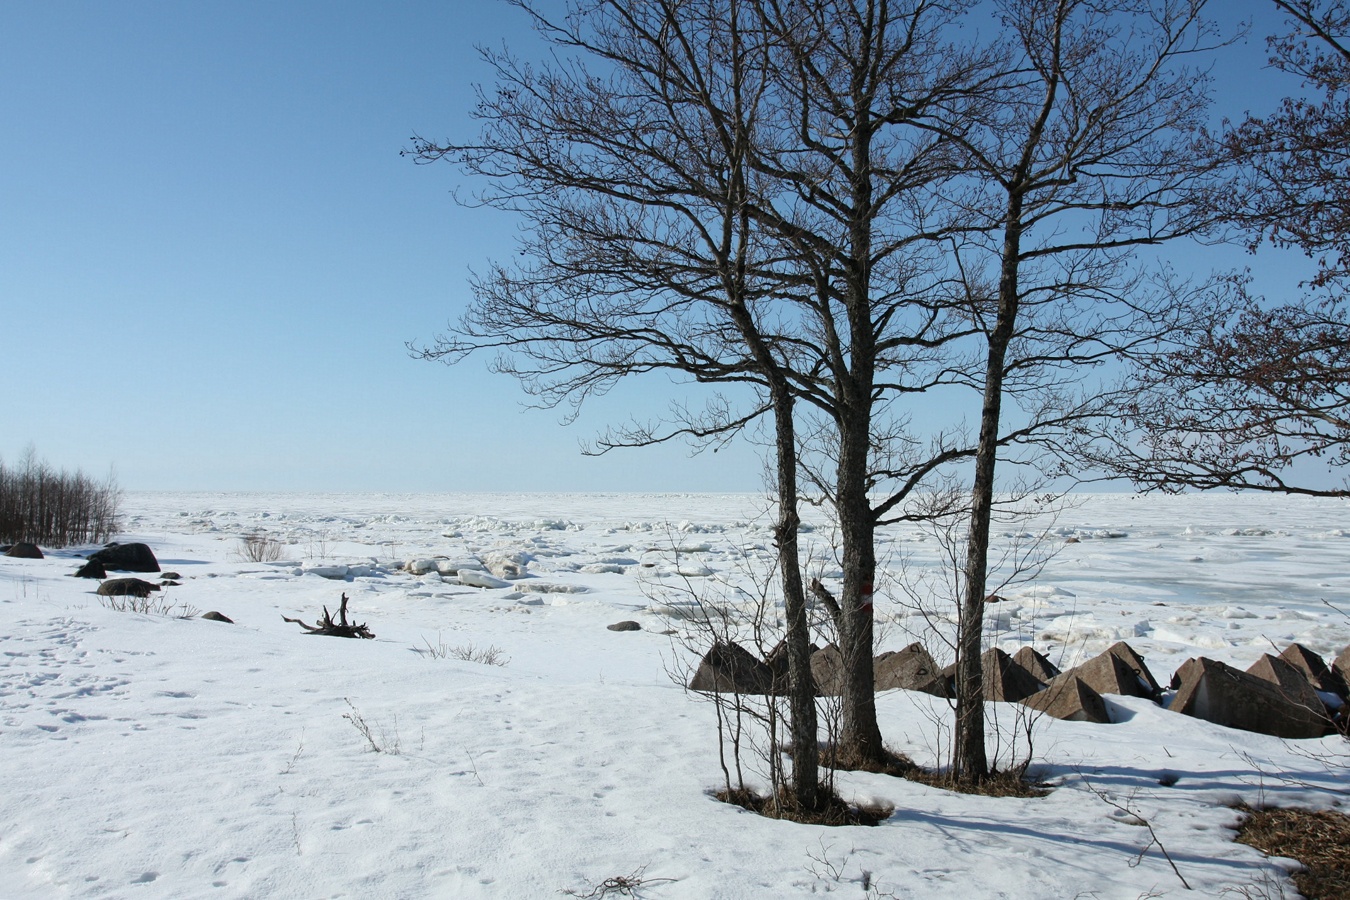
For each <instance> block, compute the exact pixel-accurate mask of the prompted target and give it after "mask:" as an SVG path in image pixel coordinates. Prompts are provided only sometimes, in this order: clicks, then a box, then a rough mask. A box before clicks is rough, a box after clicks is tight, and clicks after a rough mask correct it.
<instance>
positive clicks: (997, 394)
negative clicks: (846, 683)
mask: <svg viewBox="0 0 1350 900" xmlns="http://www.w3.org/2000/svg"><path fill="white" fill-rule="evenodd" d="M1021 215H1022V200H1021V195H1020V194H1018V193H1017V192H1013V193H1012V195H1011V196H1010V198H1009V202H1008V218H1007V226H1006V228H1005V230H1004V238H1003V264H1002V268H1001V271H1000V273H999V285H998V318H997V319H996V321H995V323H994V330H993V331H992V332H991V333H990V335H989V353H988V357H987V360H986V363H985V381H984V402H983V405H982V407H981V410H980V440H979V443H978V445H977V446H976V450H975V481H974V484H973V486H972V488H971V497H970V534H969V536H968V537H967V542H966V563H965V572H964V579H963V580H964V593H963V596H962V598H961V614H960V618H959V622H958V625H957V636H956V734H955V739H954V745H953V748H952V750H953V772H952V774H953V775H954V776H955V777H957V778H960V779H963V780H968V781H982V780H983V779H984V778H985V777H987V776H988V775H989V760H988V757H987V756H986V754H985V748H984V667H983V665H982V664H981V660H980V654H981V652H982V650H983V647H982V644H981V641H982V638H983V635H984V598H985V595H986V593H987V592H988V572H989V529H990V521H991V519H992V516H993V509H994V471H995V468H996V466H997V463H998V444H999V440H998V432H999V417H1000V415H1001V414H1002V407H1003V375H1004V371H1005V369H1006V360H1007V354H1008V344H1009V343H1010V342H1011V341H1012V335H1013V326H1014V325H1015V323H1016V321H1017V310H1018V296H1017V270H1018V260H1019V254H1020V252H1021V240H1022V225H1021Z"/></svg>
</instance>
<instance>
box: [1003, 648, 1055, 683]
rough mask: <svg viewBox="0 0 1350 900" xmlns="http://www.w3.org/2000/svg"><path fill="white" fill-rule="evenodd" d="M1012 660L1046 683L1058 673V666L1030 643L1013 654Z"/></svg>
mask: <svg viewBox="0 0 1350 900" xmlns="http://www.w3.org/2000/svg"><path fill="white" fill-rule="evenodd" d="M1013 662H1015V663H1017V664H1018V665H1019V666H1021V667H1022V668H1024V669H1026V670H1027V671H1028V672H1030V673H1031V674H1032V677H1034V678H1037V679H1039V680H1041V681H1043V682H1045V683H1046V684H1049V683H1050V682H1051V681H1053V680H1054V679H1055V678H1056V677H1057V676H1058V675H1059V667H1058V666H1056V665H1055V664H1054V663H1052V662H1051V661H1050V660H1048V659H1046V658H1045V657H1044V656H1043V655H1041V654H1040V653H1038V652H1037V651H1036V648H1035V647H1033V646H1031V645H1030V644H1028V645H1026V646H1025V647H1023V648H1022V649H1021V650H1018V651H1017V652H1016V653H1014V654H1013Z"/></svg>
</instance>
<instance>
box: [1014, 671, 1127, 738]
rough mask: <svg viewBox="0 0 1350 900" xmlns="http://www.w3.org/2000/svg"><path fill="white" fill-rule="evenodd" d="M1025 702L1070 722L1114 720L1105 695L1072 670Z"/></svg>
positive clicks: (1105, 723) (1108, 722)
mask: <svg viewBox="0 0 1350 900" xmlns="http://www.w3.org/2000/svg"><path fill="white" fill-rule="evenodd" d="M1022 705H1023V706H1027V707H1029V708H1031V709H1034V710H1038V711H1040V712H1043V713H1045V714H1046V715H1048V716H1054V717H1055V718H1056V719H1065V720H1067V721H1070V722H1096V723H1097V724H1099V725H1109V724H1110V723H1111V716H1110V714H1109V713H1108V712H1107V710H1106V701H1105V700H1103V699H1102V695H1101V694H1099V693H1097V692H1096V691H1094V690H1093V689H1092V688H1091V687H1090V686H1088V684H1087V683H1086V682H1084V681H1083V679H1081V678H1079V677H1078V676H1077V675H1075V674H1073V673H1072V672H1065V673H1064V674H1063V675H1060V676H1059V677H1058V678H1055V679H1053V680H1052V681H1051V682H1050V683H1049V684H1048V685H1046V686H1045V690H1043V691H1041V692H1039V693H1036V694H1032V695H1031V696H1030V697H1027V698H1026V699H1025V700H1023V701H1022Z"/></svg>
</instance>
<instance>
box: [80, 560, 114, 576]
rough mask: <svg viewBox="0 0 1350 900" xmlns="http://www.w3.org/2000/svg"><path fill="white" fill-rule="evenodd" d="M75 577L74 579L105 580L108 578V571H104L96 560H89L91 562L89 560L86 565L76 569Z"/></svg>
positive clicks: (101, 564)
mask: <svg viewBox="0 0 1350 900" xmlns="http://www.w3.org/2000/svg"><path fill="white" fill-rule="evenodd" d="M75 577H76V578H107V577H108V570H107V569H105V568H104V567H103V563H101V562H99V561H98V560H96V559H91V560H89V562H87V563H85V564H84V565H82V566H80V568H79V569H77V570H76V571H75Z"/></svg>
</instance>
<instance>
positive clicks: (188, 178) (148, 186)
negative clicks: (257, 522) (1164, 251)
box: [0, 0, 1296, 491]
mask: <svg viewBox="0 0 1350 900" xmlns="http://www.w3.org/2000/svg"><path fill="white" fill-rule="evenodd" d="M1215 5H1216V6H1217V7H1219V8H1220V9H1219V10H1218V11H1219V12H1220V13H1221V14H1222V15H1223V16H1224V18H1225V19H1226V20H1228V21H1229V22H1231V21H1234V20H1235V18H1236V16H1237V15H1242V14H1248V13H1254V14H1256V15H1257V22H1256V25H1255V27H1254V29H1253V33H1252V36H1251V37H1250V38H1249V39H1248V40H1246V41H1245V42H1242V43H1240V44H1239V45H1238V46H1237V47H1235V48H1233V49H1232V50H1230V51H1229V53H1228V54H1227V55H1226V57H1225V58H1224V59H1222V60H1220V62H1219V63H1218V66H1217V68H1216V74H1217V75H1218V77H1219V82H1220V83H1219V86H1218V99H1219V102H1220V107H1219V108H1220V111H1221V112H1224V113H1227V114H1229V115H1232V116H1238V115H1240V114H1241V112H1242V111H1243V110H1244V109H1246V108H1251V109H1253V111H1257V112H1261V111H1265V110H1266V109H1268V108H1269V107H1270V105H1272V104H1273V102H1274V99H1275V98H1277V97H1278V96H1280V95H1281V93H1283V92H1284V91H1286V90H1295V89H1296V85H1293V84H1290V83H1289V82H1288V80H1287V79H1283V78H1282V77H1281V76H1278V75H1276V74H1274V73H1271V72H1268V71H1263V70H1262V66H1263V63H1264V60H1265V49H1264V35H1265V34H1266V33H1268V32H1269V31H1271V30H1273V29H1274V28H1276V27H1277V22H1278V20H1277V19H1276V18H1275V17H1274V16H1272V15H1270V14H1269V13H1268V11H1267V7H1268V6H1269V4H1268V3H1266V2H1263V0H1222V2H1216V4H1215ZM503 41H505V42H507V43H508V44H509V45H510V46H511V48H512V49H513V50H517V51H519V52H520V53H521V54H522V55H525V56H531V55H537V54H538V53H539V51H540V44H539V43H538V40H537V38H535V36H534V35H533V33H532V32H531V31H530V30H529V28H528V27H527V24H526V22H525V20H524V17H523V15H522V14H521V13H520V12H519V11H518V10H515V9H512V8H510V7H508V6H507V5H506V4H504V3H497V2H490V0H473V2H453V0H450V2H446V0H442V2H431V0H427V2H412V0H408V2H396V0H394V2H381V3H370V2H349V0H304V2H302V0H263V2H259V0H229V2H223V0H193V2H178V0H160V2H150V0H121V2H116V3H109V2H102V0H84V2H74V0H42V2H28V0H0V374H2V375H3V379H0V381H2V383H3V385H4V388H5V394H6V396H5V399H4V401H3V404H2V405H0V410H3V411H2V412H0V459H4V460H5V461H7V462H14V461H16V460H17V458H18V457H19V456H20V454H21V453H22V451H23V449H24V448H25V446H27V445H28V444H30V443H32V444H34V445H35V446H36V448H37V451H38V455H39V456H40V457H43V458H46V459H47V460H48V461H49V462H51V463H53V464H54V465H57V466H64V467H68V468H72V469H73V468H77V467H78V468H82V469H84V470H85V471H86V472H88V473H90V474H94V475H102V474H103V473H105V472H107V471H108V470H109V469H113V470H114V471H115V473H116V475H117V478H118V481H119V483H120V484H121V485H122V486H123V487H126V488H130V489H135V490H142V489H147V490H148V489H171V490H189V489H201V490H250V489H256V490H395V491H410V490H438V491H444V490H620V491H632V490H690V491H698V490H714V491H716V490H751V491H753V490H758V489H760V487H761V484H762V478H761V474H760V473H761V464H760V463H759V461H758V457H757V452H756V450H755V449H754V448H748V447H745V446H744V445H741V446H738V447H736V448H732V449H730V450H723V451H722V452H720V453H718V454H716V455H713V454H704V455H700V456H694V457H691V456H690V455H689V453H688V450H687V448H684V447H680V446H673V447H665V448H655V449H645V450H630V451H621V452H616V453H612V454H609V455H608V456H606V457H603V458H598V459H597V458H587V457H583V456H582V455H581V453H580V452H579V449H578V442H579V441H581V440H585V439H589V438H591V437H593V436H594V434H595V433H596V431H597V430H598V429H600V428H601V427H603V426H604V425H605V424H606V423H609V422H616V421H621V420H623V419H624V418H626V417H627V416H628V415H630V414H633V413H636V414H638V415H639V416H640V417H643V416H644V410H651V411H652V412H660V410H661V409H663V408H664V406H665V404H666V402H667V399H668V398H669V397H670V396H675V397H680V396H685V395H686V394H687V395H688V396H689V397H690V398H696V397H698V396H701V394H700V389H698V388H696V387H695V388H687V389H686V388H683V387H677V388H674V389H671V388H664V387H662V386H660V385H643V384H635V385H631V386H625V387H622V388H620V389H618V390H616V391H615V392H613V393H612V394H611V395H609V396H607V397H605V398H602V400H601V401H599V402H598V403H596V404H595V405H594V406H593V407H592V408H590V409H589V410H588V411H587V412H586V414H585V415H584V416H583V418H582V419H581V420H580V421H579V422H577V423H575V424H572V425H570V426H567V427H563V426H562V425H561V424H560V423H559V418H560V417H559V414H558V413H557V412H549V411H537V410H527V409H524V408H523V407H522V403H523V401H524V400H525V397H524V395H523V393H522V392H521V391H520V388H519V386H518V385H517V384H516V382H515V381H513V380H512V379H510V378H508V377H506V376H500V375H492V374H490V373H488V372H487V371H486V366H485V362H486V361H478V360H471V361H470V362H468V363H465V364H461V365H459V366H456V367H454V368H446V367H444V366H441V365H438V364H433V363H428V362H419V361H415V360H412V359H410V358H409V357H408V354H407V351H406V349H405V343H406V342H408V341H414V340H426V339H428V338H430V337H432V336H433V335H434V334H435V333H436V332H438V331H441V330H443V329H444V327H445V325H446V323H447V322H449V321H450V320H452V319H455V318H457V316H458V314H459V311H460V310H461V309H462V308H463V305H464V304H465V302H466V301H467V299H468V288H467V284H466V281H467V274H468V271H469V269H470V268H471V267H479V266H481V265H482V264H483V263H484V262H485V261H486V260H487V259H489V258H491V257H494V256H506V255H508V254H509V253H510V252H511V247H512V240H513V230H512V229H513V223H512V222H511V221H510V220H509V219H508V218H507V217H506V216H504V215H503V214H501V213H496V212H493V211H489V210H481V209H470V208H465V207H462V206H459V205H457V204H456V203H455V201H454V198H453V197H452V195H451V191H452V190H453V189H454V188H455V187H456V186H457V185H460V184H461V179H460V177H459V174H458V172H457V171H456V170H455V169H454V168H453V167H452V166H450V165H448V164H446V165H437V166H415V165H413V164H412V163H411V162H410V161H409V160H407V159H404V158H400V156H399V150H400V149H401V148H403V147H405V146H406V145H407V144H408V138H409V136H410V135H412V134H413V133H419V134H422V135H425V136H428V137H433V138H448V137H451V136H454V137H458V138H467V137H470V136H472V135H473V134H474V133H475V126H474V124H473V123H472V121H471V120H470V119H469V116H468V112H469V110H470V109H471V107H472V104H473V88H472V85H473V84H474V83H475V82H477V81H483V80H485V79H487V78H489V77H490V76H489V73H488V71H487V70H486V67H485V66H484V65H483V64H482V63H481V61H480V60H479V58H478V56H477V53H476V51H475V49H474V47H475V45H480V44H489V45H496V44H499V43H501V42H503ZM1174 256H1178V257H1179V260H1178V265H1179V267H1182V268H1184V267H1185V266H1186V265H1187V264H1191V265H1203V266H1205V267H1208V266H1210V265H1212V264H1213V263H1214V262H1215V261H1218V262H1220V263H1221V264H1238V265H1243V264H1248V263H1252V260H1251V259H1249V258H1243V256H1242V255H1241V254H1239V253H1232V254H1229V255H1228V256H1226V257H1224V256H1222V255H1220V256H1216V255H1215V254H1213V253H1211V252H1205V253H1200V252H1195V253H1192V252H1191V251H1189V250H1183V251H1179V252H1178V253H1176V254H1174ZM1257 259H1258V260H1260V259H1261V257H1258V258H1257ZM1188 260H1190V262H1189V263H1188V262H1187V261H1188ZM1267 287H1268V288H1269V287H1270V285H1268V286H1267Z"/></svg>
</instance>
